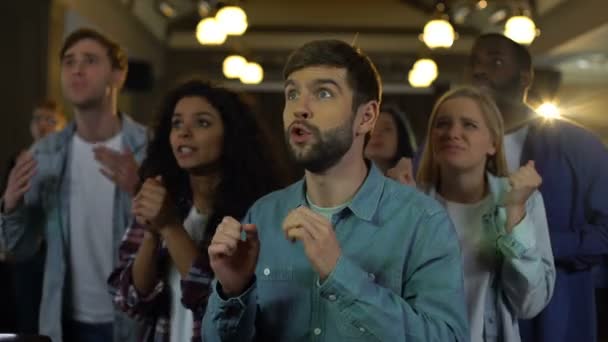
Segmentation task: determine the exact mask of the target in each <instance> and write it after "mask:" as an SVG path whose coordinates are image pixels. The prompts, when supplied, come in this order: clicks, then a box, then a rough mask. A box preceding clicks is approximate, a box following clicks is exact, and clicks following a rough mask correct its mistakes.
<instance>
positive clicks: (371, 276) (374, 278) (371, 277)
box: [367, 273, 376, 281]
mask: <svg viewBox="0 0 608 342" xmlns="http://www.w3.org/2000/svg"><path fill="white" fill-rule="evenodd" d="M367 276H368V277H369V279H371V280H372V281H374V280H376V276H375V275H374V274H373V273H369V274H368V275H367Z"/></svg>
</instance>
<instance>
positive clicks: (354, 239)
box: [203, 40, 469, 341]
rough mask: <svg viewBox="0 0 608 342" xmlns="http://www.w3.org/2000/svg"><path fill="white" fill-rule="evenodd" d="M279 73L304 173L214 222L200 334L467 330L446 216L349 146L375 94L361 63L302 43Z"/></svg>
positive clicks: (435, 334)
mask: <svg viewBox="0 0 608 342" xmlns="http://www.w3.org/2000/svg"><path fill="white" fill-rule="evenodd" d="M283 74H284V77H285V108H284V112H283V123H284V127H285V136H286V140H287V143H288V145H289V149H290V151H291V154H292V156H293V158H294V159H295V161H296V162H297V163H298V164H300V165H301V166H302V167H304V169H305V176H304V179H303V180H301V181H299V182H297V183H295V184H293V185H291V186H289V187H287V188H285V189H283V190H280V191H277V192H273V193H271V194H269V195H267V196H266V197H264V198H262V199H260V200H259V201H258V202H256V203H255V204H254V205H253V206H252V207H251V208H250V210H249V212H248V213H247V215H246V216H245V218H244V219H243V221H242V222H243V223H241V222H239V221H237V220H236V219H235V218H232V217H226V218H224V220H223V221H222V223H220V225H218V227H217V231H216V234H215V235H214V237H213V239H212V242H211V245H210V247H209V257H210V263H211V266H212V268H213V271H214V272H215V276H216V281H215V282H214V283H213V293H212V295H211V297H210V299H209V304H208V307H207V311H206V314H205V318H204V319H203V335H204V340H205V341H253V340H256V341H345V340H357V341H410V340H417V341H426V340H429V341H430V340H433V341H465V340H468V336H469V335H468V326H467V321H466V320H467V319H466V311H465V304H464V300H463V298H464V293H463V280H462V267H461V263H460V250H459V246H458V238H457V237H456V235H455V232H454V229H453V226H452V225H451V223H450V220H449V219H448V216H447V215H446V213H445V212H444V210H443V209H442V208H441V207H440V206H439V205H438V204H437V203H436V202H434V201H432V200H430V199H429V198H428V197H425V196H424V195H422V194H421V193H419V192H417V191H416V190H415V189H413V188H411V187H406V186H403V185H400V184H398V183H396V182H394V181H392V180H389V179H388V178H385V177H384V176H383V175H382V173H381V172H380V170H379V169H378V168H377V167H375V166H373V165H372V164H371V163H370V162H369V161H366V160H365V159H364V157H363V150H364V146H365V144H366V141H367V140H368V139H369V134H370V132H371V130H372V129H373V127H374V124H375V122H376V119H377V117H378V109H379V104H380V94H381V89H380V87H381V86H380V78H379V75H378V73H377V71H376V69H375V67H374V66H373V64H372V63H371V61H370V60H369V59H368V57H366V56H365V55H363V54H362V53H361V52H360V51H359V50H357V49H355V48H353V47H351V46H350V45H348V44H346V43H344V42H341V41H333V40H328V41H313V42H310V43H308V44H305V45H304V46H302V47H300V48H299V49H297V50H296V51H295V52H293V53H292V55H291V56H290V57H289V60H288V61H287V64H286V66H285V69H284V73H283Z"/></svg>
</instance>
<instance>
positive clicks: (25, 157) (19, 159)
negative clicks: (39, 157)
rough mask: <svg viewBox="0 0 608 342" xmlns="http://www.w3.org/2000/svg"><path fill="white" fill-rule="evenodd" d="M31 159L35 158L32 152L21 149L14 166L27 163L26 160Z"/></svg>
mask: <svg viewBox="0 0 608 342" xmlns="http://www.w3.org/2000/svg"><path fill="white" fill-rule="evenodd" d="M31 160H35V159H34V154H33V153H32V151H29V150H26V151H23V152H21V153H20V154H19V156H17V159H16V160H15V166H17V165H20V164H23V163H27V162H28V161H31Z"/></svg>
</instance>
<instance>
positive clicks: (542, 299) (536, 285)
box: [429, 173, 555, 342]
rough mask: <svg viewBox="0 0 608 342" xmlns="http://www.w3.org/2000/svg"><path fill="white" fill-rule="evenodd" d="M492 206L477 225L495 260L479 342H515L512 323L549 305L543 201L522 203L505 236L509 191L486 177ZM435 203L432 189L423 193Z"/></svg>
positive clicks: (549, 258)
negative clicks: (522, 209)
mask: <svg viewBox="0 0 608 342" xmlns="http://www.w3.org/2000/svg"><path fill="white" fill-rule="evenodd" d="M486 177H487V180H488V184H489V188H490V192H491V195H492V198H493V200H494V206H493V207H492V209H491V210H490V211H488V212H487V213H485V214H484V215H483V217H481V218H480V219H481V220H482V221H483V224H482V227H483V229H484V240H485V241H488V242H489V243H488V248H490V249H491V250H493V253H495V256H496V268H497V269H496V272H495V273H493V274H491V275H490V281H489V284H490V288H489V289H488V294H487V296H486V302H485V310H484V322H483V326H484V336H483V338H484V341H488V342H489V341H507V342H517V341H520V340H521V338H520V335H519V327H518V324H517V320H518V319H520V318H524V319H528V318H532V317H534V316H536V315H537V314H539V313H540V312H541V311H542V309H543V308H544V307H545V306H546V305H547V303H549V300H550V299H551V296H552V294H553V287H554V284H555V265H554V263H553V253H552V251H551V240H550V238H549V228H548V226H547V216H546V213H545V206H544V204H543V198H542V196H541V195H540V193H539V192H538V191H535V192H534V193H533V194H532V196H530V198H529V199H528V201H527V202H526V215H525V216H524V218H523V219H522V221H521V222H520V223H518V224H517V225H516V226H515V227H514V228H513V231H512V232H511V233H510V234H507V232H506V230H505V227H506V221H507V220H506V217H507V216H506V209H505V208H504V207H502V206H501V205H500V204H501V203H502V202H503V199H504V196H505V194H506V193H507V191H508V190H509V188H510V186H509V183H508V180H507V178H501V177H496V176H493V175H492V174H490V173H488V174H487V176H486ZM429 195H430V196H431V197H436V196H437V193H436V192H435V189H431V190H430V191H429Z"/></svg>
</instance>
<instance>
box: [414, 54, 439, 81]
mask: <svg viewBox="0 0 608 342" xmlns="http://www.w3.org/2000/svg"><path fill="white" fill-rule="evenodd" d="M413 69H414V70H417V71H418V72H420V73H422V74H424V75H426V77H428V78H429V79H431V80H432V81H434V80H435V79H436V78H437V76H438V75H439V71H438V69H437V63H435V61H434V60H432V59H430V58H422V59H419V60H417V61H416V63H414V66H413Z"/></svg>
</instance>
